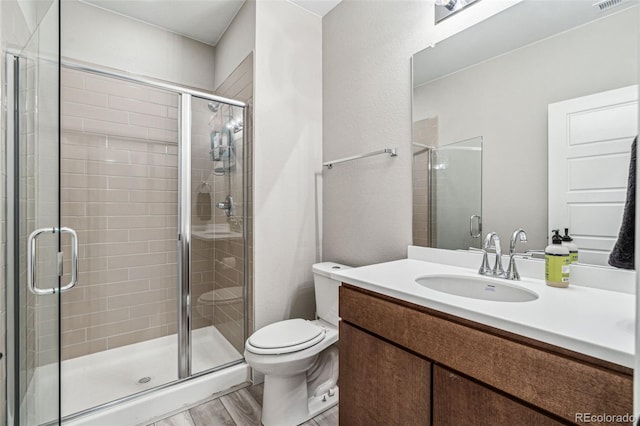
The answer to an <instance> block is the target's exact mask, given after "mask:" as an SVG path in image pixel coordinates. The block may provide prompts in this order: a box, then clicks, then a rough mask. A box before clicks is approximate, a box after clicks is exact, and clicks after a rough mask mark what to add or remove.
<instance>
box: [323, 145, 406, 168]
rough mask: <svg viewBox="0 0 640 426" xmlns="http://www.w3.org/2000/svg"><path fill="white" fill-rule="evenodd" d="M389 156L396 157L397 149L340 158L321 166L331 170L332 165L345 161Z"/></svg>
mask: <svg viewBox="0 0 640 426" xmlns="http://www.w3.org/2000/svg"><path fill="white" fill-rule="evenodd" d="M380 154H389V156H390V157H397V156H398V148H385V149H381V150H378V151H373V152H369V153H367V154H360V155H353V156H351V157H345V158H341V159H339V160H333V161H327V162H326V163H322V165H323V166H327V169H332V168H333V165H334V164H338V163H344V162H347V161H353V160H359V159H361V158H366V157H372V156H374V155H380Z"/></svg>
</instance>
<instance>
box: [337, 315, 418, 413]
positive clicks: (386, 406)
mask: <svg viewBox="0 0 640 426" xmlns="http://www.w3.org/2000/svg"><path fill="white" fill-rule="evenodd" d="M430 369H431V363H430V362H429V361H426V360H424V359H422V358H420V357H418V356H415V355H413V354H411V353H409V352H407V351H405V350H402V349H400V348H398V347H397V346H394V345H392V344H390V343H387V342H386V341H384V340H381V339H379V338H377V337H375V336H373V335H371V334H368V333H365V332H363V331H360V330H359V329H357V328H355V327H352V326H350V325H349V324H347V323H345V322H340V424H341V425H349V426H358V425H366V426H371V425H385V426H388V425H403V426H405V425H406V426H409V425H429V424H430V404H429V401H430V388H431V377H430V376H431V372H430Z"/></svg>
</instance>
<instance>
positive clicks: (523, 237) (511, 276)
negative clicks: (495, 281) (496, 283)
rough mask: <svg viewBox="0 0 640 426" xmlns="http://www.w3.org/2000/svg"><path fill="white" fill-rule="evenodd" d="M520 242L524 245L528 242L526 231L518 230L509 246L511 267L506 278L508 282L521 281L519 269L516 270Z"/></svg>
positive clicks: (508, 268)
mask: <svg viewBox="0 0 640 426" xmlns="http://www.w3.org/2000/svg"><path fill="white" fill-rule="evenodd" d="M518 240H520V241H521V242H523V243H526V242H527V233H526V232H524V229H522V228H518V229H516V230H515V231H513V234H511V243H510V244H509V266H508V267H507V273H506V276H505V278H506V279H508V280H519V279H520V274H519V273H518V268H516V258H515V254H516V243H517V242H518Z"/></svg>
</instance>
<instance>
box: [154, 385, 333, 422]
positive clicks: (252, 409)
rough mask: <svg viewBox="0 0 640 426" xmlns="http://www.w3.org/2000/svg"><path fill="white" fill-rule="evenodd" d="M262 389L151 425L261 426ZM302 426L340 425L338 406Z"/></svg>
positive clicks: (230, 396)
mask: <svg viewBox="0 0 640 426" xmlns="http://www.w3.org/2000/svg"><path fill="white" fill-rule="evenodd" d="M262 386H263V385H262V384H260V385H253V386H250V387H247V388H243V389H239V390H237V391H235V392H232V393H229V394H227V395H223V396H221V397H219V398H216V399H212V400H210V401H206V402H204V403H202V404H200V405H197V406H195V407H193V408H191V409H189V410H186V411H182V412H180V413H178V414H174V415H173V416H171V417H167V418H166V419H162V420H158V421H157V422H155V423H152V424H150V425H148V426H219V425H225V426H226V425H229V426H234V425H235V426H253V425H256V426H259V425H260V424H261V423H260V413H261V411H262ZM302 426H338V406H335V407H333V408H331V409H330V410H327V411H325V412H324V413H321V414H320V415H318V416H316V417H314V418H313V419H311V420H309V421H307V422H305V423H303V424H302Z"/></svg>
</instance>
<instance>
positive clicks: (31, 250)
mask: <svg viewBox="0 0 640 426" xmlns="http://www.w3.org/2000/svg"><path fill="white" fill-rule="evenodd" d="M46 232H49V233H52V234H55V233H56V232H60V233H61V234H63V233H68V234H71V281H69V283H68V284H66V285H64V286H62V287H60V289H59V290H58V289H57V288H55V287H53V288H48V289H42V288H39V287H37V286H36V263H37V256H36V240H37V239H38V237H39V236H40V235H42V234H44V233H46ZM61 275H62V256H61V255H60V253H59V254H58V276H61ZM77 282H78V234H76V231H74V230H73V229H71V228H66V227H62V228H40V229H36V230H35V231H33V232H32V233H31V234H30V235H29V238H28V240H27V287H28V288H29V291H31V293H33V294H36V295H38V296H43V295H48V294H55V293H57V292H58V291H59V292H60V293H62V292H63V291H67V290H70V289H72V288H73V287H74V286H75V285H76V283H77Z"/></svg>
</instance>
